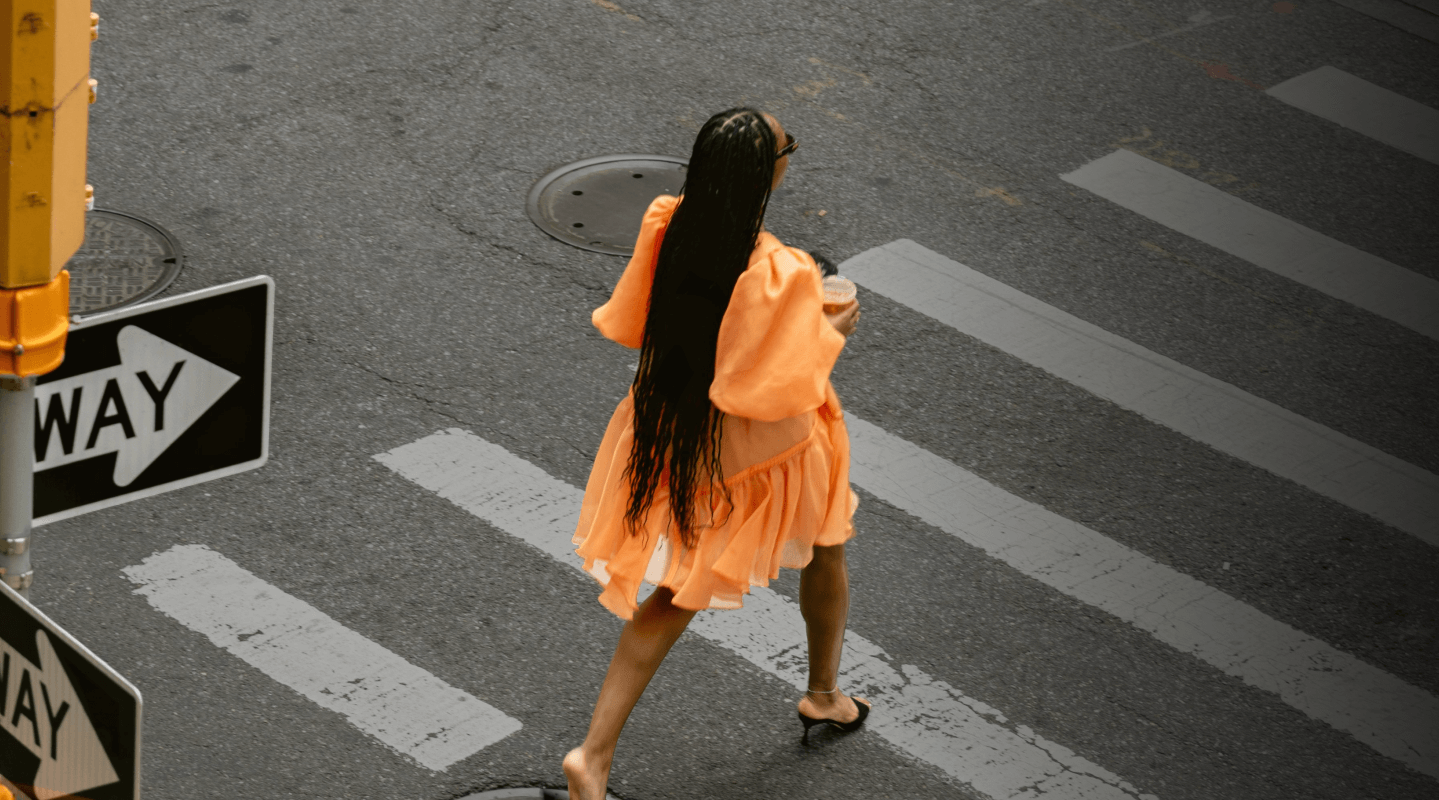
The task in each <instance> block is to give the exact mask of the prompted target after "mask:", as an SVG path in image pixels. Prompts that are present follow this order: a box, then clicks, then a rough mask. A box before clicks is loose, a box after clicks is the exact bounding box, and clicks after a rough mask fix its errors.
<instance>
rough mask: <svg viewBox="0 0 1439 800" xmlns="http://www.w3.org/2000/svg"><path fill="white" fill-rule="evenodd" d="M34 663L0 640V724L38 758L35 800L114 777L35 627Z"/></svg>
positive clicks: (43, 636) (47, 644)
mask: <svg viewBox="0 0 1439 800" xmlns="http://www.w3.org/2000/svg"><path fill="white" fill-rule="evenodd" d="M35 644H36V646H37V647H38V648H39V650H40V664H39V665H38V666H37V665H35V664H32V663H30V660H29V659H27V658H25V657H24V656H22V655H20V653H19V652H18V651H17V650H15V649H14V648H12V647H10V645H8V644H7V643H6V642H5V640H3V639H0V708H3V709H6V711H7V713H5V714H3V715H0V723H3V724H0V728H3V729H4V730H5V732H6V733H7V734H9V735H10V736H13V737H15V739H16V741H18V742H20V744H22V745H25V748H26V749H27V750H29V751H30V752H32V753H34V754H35V755H36V756H38V757H39V758H40V771H39V772H38V773H37V774H36V775H35V798H36V800H52V799H53V798H56V797H64V796H66V795H72V794H78V793H80V792H83V791H87V790H89V789H94V788H95V787H97V786H105V785H106V784H111V783H114V782H115V781H118V780H120V776H119V775H117V774H116V773H115V767H114V765H113V764H111V763H110V757H109V756H107V755H105V748H104V747H103V746H102V745H101V744H100V737H99V736H96V735H95V726H94V725H92V724H90V718H89V717H88V716H86V715H85V707H84V706H83V705H81V704H80V698H79V697H78V696H77V695H76V694H75V688H74V687H73V686H71V685H70V677H69V676H68V675H66V674H65V668H64V667H63V666H61V664H60V659H59V658H58V657H57V656H56V655H55V647H54V645H52V644H50V637H49V636H48V635H47V634H46V633H45V631H44V630H43V629H42V630H37V631H35Z"/></svg>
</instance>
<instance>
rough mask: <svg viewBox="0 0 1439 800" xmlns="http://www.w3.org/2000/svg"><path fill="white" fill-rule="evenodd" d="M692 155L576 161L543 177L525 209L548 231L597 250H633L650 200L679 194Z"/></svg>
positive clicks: (620, 252) (616, 252)
mask: <svg viewBox="0 0 1439 800" xmlns="http://www.w3.org/2000/svg"><path fill="white" fill-rule="evenodd" d="M688 164H689V159H686V158H676V157H675V156H638V155H619V156H600V157H598V158H587V159H585V160H584V161H576V162H575V163H573V164H568V165H566V166H563V167H560V168H559V169H557V170H555V171H554V172H551V173H550V174H548V175H546V176H545V177H543V178H541V179H540V180H539V182H538V183H536V184H535V186H534V188H533V189H530V197H529V200H528V201H526V203H525V211H526V213H528V214H529V215H530V219H532V220H534V222H535V224H536V225H538V226H540V229H541V230H543V231H544V232H545V233H548V234H549V235H551V236H553V237H555V238H556V239H559V240H560V241H562V242H564V243H565V244H572V245H574V246H575V247H580V248H583V249H585V250H593V251H595V252H596V253H609V254H611V255H617V256H628V255H631V254H633V253H634V248H635V237H636V236H638V235H639V233H640V220H641V219H642V218H643V217H644V213H645V209H646V208H648V207H649V204H650V201H651V200H654V199H655V198H656V197H658V196H660V195H662V194H672V195H676V196H678V195H679V193H680V189H681V188H682V187H683V186H684V182H685V168H686V167H687V166H688Z"/></svg>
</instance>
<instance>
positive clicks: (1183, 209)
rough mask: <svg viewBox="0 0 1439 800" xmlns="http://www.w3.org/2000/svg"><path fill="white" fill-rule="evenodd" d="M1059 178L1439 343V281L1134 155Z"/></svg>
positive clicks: (1120, 153)
mask: <svg viewBox="0 0 1439 800" xmlns="http://www.w3.org/2000/svg"><path fill="white" fill-rule="evenodd" d="M1059 177H1060V178H1061V179H1062V180H1064V181H1066V182H1068V183H1072V184H1074V185H1075V186H1079V187H1082V188H1084V189H1088V190H1089V191H1091V192H1093V193H1095V194H1097V195H1099V196H1100V197H1103V198H1105V199H1106V200H1109V201H1111V202H1113V203H1116V204H1118V205H1121V206H1123V207H1125V208H1127V209H1129V210H1130V211H1133V212H1135V213H1137V214H1140V215H1142V216H1145V217H1148V218H1149V219H1152V220H1154V221H1155V222H1158V223H1160V224H1161V225H1165V226H1168V227H1170V228H1173V229H1174V230H1176V231H1179V232H1180V233H1183V234H1185V235H1186V236H1192V237H1194V238H1195V239H1198V240H1199V241H1201V242H1204V243H1205V244H1208V245H1212V246H1214V247H1217V248H1219V249H1220V250H1223V251H1224V252H1226V253H1229V254H1231V255H1234V256H1238V257H1239V258H1242V259H1244V260H1245V261H1248V262H1249V263H1251V264H1253V265H1255V266H1257V267H1262V268H1264V269H1267V270H1269V271H1270V272H1273V273H1275V274H1278V275H1283V276H1284V277H1286V278H1289V279H1291V280H1294V281H1298V282H1299V283H1302V284H1304V285H1305V286H1309V287H1311V288H1314V289H1318V290H1319V291H1321V292H1324V293H1325V294H1328V295H1330V296H1332V297H1336V298H1338V299H1340V300H1343V301H1345V302H1346V303H1352V304H1354V305H1356V306H1358V307H1360V308H1363V309H1365V310H1367V311H1371V312H1373V313H1375V314H1378V315H1379V316H1381V317H1384V318H1386V319H1389V320H1392V321H1394V322H1397V323H1399V324H1400V325H1403V326H1405V327H1407V328H1411V329H1413V330H1415V331H1417V332H1419V333H1422V334H1424V335H1425V336H1428V337H1429V338H1431V339H1439V281H1435V280H1432V279H1430V278H1426V277H1424V276H1423V275H1420V274H1419V273H1417V272H1413V271H1411V270H1407V269H1404V268H1403V267H1401V266H1399V265H1397V264H1393V263H1390V262H1388V261H1385V260H1384V259H1382V258H1379V257H1378V256H1372V255H1369V254H1368V253H1365V252H1364V251H1362V250H1359V249H1357V248H1354V247H1350V246H1349V245H1347V244H1344V243H1343V242H1339V241H1336V240H1334V239H1331V238H1329V237H1328V236H1325V235H1324V234H1322V233H1319V232H1318V231H1312V230H1310V229H1308V228H1306V227H1304V226H1303V225H1300V224H1298V223H1295V222H1291V221H1289V220H1287V219H1285V218H1284V217H1281V216H1279V215H1278V214H1275V213H1273V212H1272V211H1266V210H1264V209H1262V208H1260V207H1258V206H1256V205H1253V204H1251V203H1246V202H1244V201H1243V200H1240V199H1239V198H1237V197H1235V196H1234V195H1231V194H1229V193H1227V192H1224V191H1221V190H1219V189H1216V188H1215V187H1213V186H1210V185H1209V184H1207V183H1204V182H1203V181H1198V180H1195V179H1194V178H1191V177H1189V176H1188V175H1184V174H1182V173H1180V172H1178V171H1176V170H1172V169H1170V168H1169V167H1166V166H1164V165H1163V164H1158V163H1156V162H1154V161H1150V160H1149V159H1147V158H1145V157H1144V156H1141V155H1139V154H1138V153H1131V152H1130V151H1128V150H1116V151H1114V152H1113V153H1110V154H1109V155H1107V156H1104V157H1103V158H1099V159H1096V160H1094V161H1091V162H1089V163H1088V164H1085V165H1084V166H1082V167H1080V168H1079V169H1077V170H1075V171H1073V172H1070V173H1066V174H1064V175H1060V176H1059Z"/></svg>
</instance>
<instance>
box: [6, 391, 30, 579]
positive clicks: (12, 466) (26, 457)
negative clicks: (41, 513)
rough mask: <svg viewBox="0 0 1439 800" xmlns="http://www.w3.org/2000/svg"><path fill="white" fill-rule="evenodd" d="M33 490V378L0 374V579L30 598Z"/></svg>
mask: <svg viewBox="0 0 1439 800" xmlns="http://www.w3.org/2000/svg"><path fill="white" fill-rule="evenodd" d="M34 486H35V378H34V377H33V376H31V377H28V378H17V377H15V376H14V375H0V578H4V580H5V582H6V583H7V584H9V585H10V588H12V589H14V590H15V591H17V592H19V593H20V596H21V597H24V598H25V599H27V600H28V599H29V598H30V581H31V580H32V579H33V578H34V577H35V572H34V570H32V569H30V522H31V517H32V515H33V513H34V491H35V490H34Z"/></svg>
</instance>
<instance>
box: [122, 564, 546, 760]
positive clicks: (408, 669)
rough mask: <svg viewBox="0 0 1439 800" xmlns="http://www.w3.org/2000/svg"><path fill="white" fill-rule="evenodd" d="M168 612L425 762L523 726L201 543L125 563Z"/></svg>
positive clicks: (473, 748) (459, 755)
mask: <svg viewBox="0 0 1439 800" xmlns="http://www.w3.org/2000/svg"><path fill="white" fill-rule="evenodd" d="M123 572H124V574H125V576H126V577H128V578H129V579H130V580H132V581H134V582H135V583H138V584H139V585H140V587H139V588H138V589H136V590H135V592H136V594H141V595H144V596H145V598H146V599H147V600H149V601H150V605H152V606H154V607H155V608H156V609H158V610H159V611H161V612H163V613H164V614H166V615H168V616H170V617H173V618H175V619H176V620H178V621H179V622H180V623H181V624H182V625H184V626H185V627H187V628H190V629H191V630H194V631H198V632H199V633H203V634H204V635H205V636H207V637H208V638H209V639H210V641H211V642H213V643H214V644H215V645H216V646H218V647H222V648H224V649H225V650H228V651H230V652H231V653H233V654H234V655H236V656H239V657H240V658H241V659H242V660H244V661H245V662H246V663H248V664H250V665H251V666H253V667H255V668H256V669H259V670H260V671H261V672H264V673H265V674H266V675H269V676H270V677H271V678H274V679H275V680H277V681H279V682H280V683H283V684H285V685H286V686H288V687H290V688H291V689H294V690H295V691H297V692H299V693H300V694H302V695H304V696H305V697H307V698H309V699H310V700H313V701H315V702H316V703H318V704H319V705H321V706H323V707H325V708H328V709H330V710H331V711H337V712H339V713H340V714H343V715H344V716H345V717H346V718H347V719H348V720H349V721H350V723H351V724H353V725H354V726H355V727H357V728H359V729H360V730H362V731H364V732H365V733H367V734H369V735H370V736H373V737H375V738H376V739H379V740H380V741H382V742H384V743H385V744H387V745H389V746H391V747H393V748H395V749H396V750H398V751H400V752H401V753H403V754H405V755H407V756H409V757H410V758H413V759H414V760H416V761H418V762H419V763H420V764H422V765H424V766H425V767H428V768H429V769H432V770H436V771H440V772H443V771H444V770H445V769H446V768H448V767H449V766H450V765H451V764H454V763H455V762H457V761H459V760H461V759H463V758H466V757H468V756H470V755H473V754H474V753H477V752H479V751H480V750H481V749H483V748H485V747H488V746H489V745H491V744H494V743H495V742H497V741H499V740H501V739H503V738H505V737H506V736H509V735H510V734H512V733H514V732H515V731H517V730H519V729H520V723H519V721H518V720H516V719H514V718H512V717H510V716H508V715H506V714H504V713H503V712H501V711H500V710H498V709H496V708H494V707H493V706H490V705H488V704H486V703H484V702H481V701H480V700H477V699H475V698H474V697H471V696H470V695H468V694H466V693H464V692H462V691H460V690H459V689H456V688H454V687H453V686H450V685H449V684H447V683H445V682H444V681H442V680H440V679H439V678H436V677H435V676H434V675H432V674H430V673H429V672H426V671H425V670H423V669H420V668H419V667H417V666H415V665H413V664H411V663H409V662H408V661H405V660H404V659H403V658H400V657H399V656H397V655H395V654H394V653H392V652H390V651H389V650H386V649H385V648H383V647H381V646H380V645H378V644H375V643H374V642H372V641H370V640H369V639H366V638H365V637H363V636H361V635H360V634H358V633H355V632H354V631H352V630H350V629H349V628H346V627H345V626H343V625H341V624H340V623H338V622H336V621H335V620H334V619H332V618H331V617H329V616H328V615H326V614H324V613H323V612H321V611H319V610H318V609H316V608H315V607H314V606H311V605H310V604H308V603H306V602H304V601H303V600H300V599H299V598H296V597H293V596H291V595H288V594H286V593H284V592H282V591H280V590H279V589H277V588H275V587H274V586H271V585H270V584H268V583H266V582H264V581H262V580H260V579H259V578H257V577H255V576H254V575H253V574H251V573H250V572H247V571H246V570H244V569H242V568H241V567H240V566H238V565H237V564H235V562H233V561H231V560H230V559H228V558H225V557H224V556H222V555H220V554H219V553H216V552H215V551H213V550H211V549H209V548H208V547H205V546H204V545H178V546H175V547H172V548H170V549H169V550H166V551H164V552H162V553H156V554H155V555H153V556H150V557H149V558H147V559H145V561H144V562H142V563H141V564H138V565H136V566H133V567H127V568H125V569H124V570H123Z"/></svg>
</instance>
